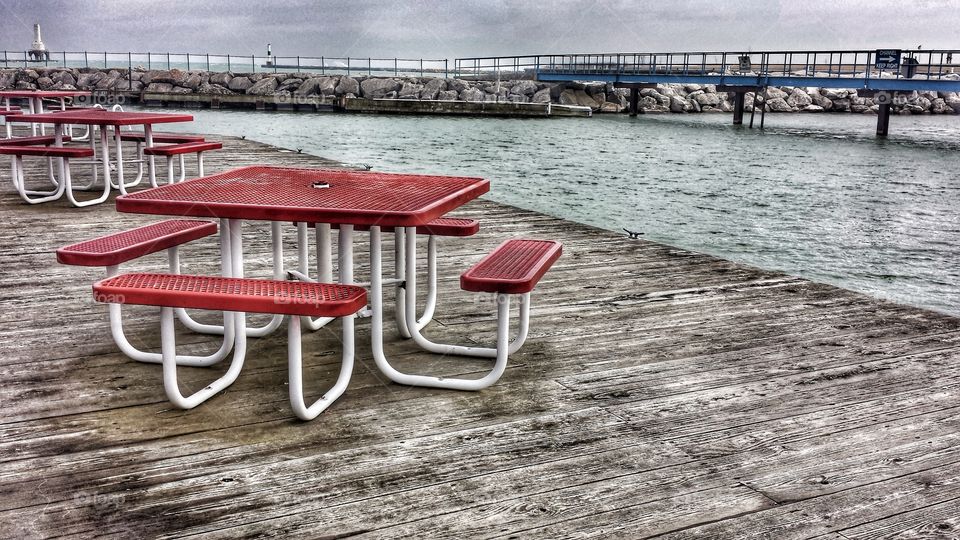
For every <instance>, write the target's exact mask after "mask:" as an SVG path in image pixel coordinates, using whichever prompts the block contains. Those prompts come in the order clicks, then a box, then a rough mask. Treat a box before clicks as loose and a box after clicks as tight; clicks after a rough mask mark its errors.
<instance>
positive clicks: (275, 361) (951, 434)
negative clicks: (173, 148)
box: [0, 139, 960, 538]
mask: <svg viewBox="0 0 960 540" xmlns="http://www.w3.org/2000/svg"><path fill="white" fill-rule="evenodd" d="M251 163H278V164H287V165H310V166H331V165H333V166H335V164H332V163H331V162H328V161H325V160H322V159H319V158H315V157H311V156H307V155H301V154H296V153H290V152H280V151H278V150H277V149H276V148H273V147H269V146H266V145H262V144H258V143H255V142H251V141H241V140H238V139H228V140H226V141H225V149H224V151H222V152H215V153H211V154H210V156H209V158H208V161H207V166H208V169H209V170H210V171H218V170H223V169H227V168H231V167H236V166H240V165H246V164H251ZM78 171H79V169H78ZM438 172H442V171H438ZM7 178H8V177H7V172H6V171H3V176H2V179H3V181H4V182H7V181H8V180H7ZM4 185H6V184H4ZM0 205H2V206H3V217H2V220H3V224H4V227H3V228H2V230H0V236H2V242H0V263H2V270H0V291H2V292H0V294H2V298H3V306H4V310H3V311H2V312H0V320H2V324H0V335H2V339H0V381H2V383H3V384H2V387H0V410H2V411H3V412H2V416H0V462H2V466H0V494H2V496H0V536H2V537H18V538H31V537H42V536H53V535H75V536H94V535H113V536H121V535H123V536H127V537H151V536H176V535H188V534H197V533H206V534H208V535H209V536H211V537H214V538H217V537H220V538H238V537H253V536H257V535H263V536H273V537H291V536H306V537H333V536H335V535H344V536H346V535H353V534H357V535H360V536H365V537H369V538H380V537H408V536H410V535H411V534H414V533H417V534H419V535H423V536H430V537H450V538H464V537H472V536H477V537H492V536H497V537H504V536H509V535H518V536H519V535H522V536H524V537H549V538H555V537H571V536H593V537H610V536H624V535H626V536H635V537H643V536H651V535H654V534H660V533H665V534H667V535H668V537H671V538H702V537H705V536H720V537H731V536H738V537H764V538H770V537H773V538H793V537H796V538H800V537H815V536H821V537H823V538H873V537H876V536H878V535H881V534H883V535H891V534H897V533H899V534H902V535H904V536H905V537H908V536H927V537H931V536H936V535H940V536H942V537H951V536H955V535H956V534H957V530H958V528H960V505H958V504H957V501H958V497H960V429H958V427H960V362H958V360H960V320H958V319H956V318H952V317H948V316H945V315H941V314H937V313H932V312H929V311H924V310H921V309H915V308H911V307H906V306H901V305H894V304H890V303H886V302H882V301H879V300H876V299H873V298H868V297H866V296H863V295H860V294H856V293H853V292H850V291H846V290H841V289H837V288H835V287H831V286H827V285H822V284H817V283H811V282H809V281H806V280H803V279H799V278H795V277H790V276H786V275H782V274H779V273H777V272H771V271H765V270H759V269H756V268H750V267H746V266H743V265H740V264H736V263H732V262H729V261H725V260H721V259H717V258H714V257H710V256H706V255H702V254H697V253H691V252H689V251H685V250H682V249H676V248H672V247H668V246H664V245H659V244H656V243H651V242H647V241H642V240H630V239H627V238H626V237H624V236H622V235H620V234H615V233H611V232H609V231H603V230H599V229H595V228H591V227H587V226H583V225H578V224H575V223H571V222H568V221H563V220H560V219H555V218H552V217H548V216H544V215H540V214H537V213H535V212H530V211H525V210H520V209H517V208H512V207H509V206H504V205H501V204H497V203H494V202H490V201H478V202H475V203H472V204H470V205H469V206H468V207H467V208H464V209H463V211H462V212H458V214H459V215H463V216H468V217H474V218H478V219H480V220H481V221H482V223H483V229H482V230H481V233H480V234H479V235H478V236H477V237H475V238H471V239H468V240H467V241H462V240H460V239H444V241H442V242H441V245H440V250H441V253H442V255H443V256H442V257H441V258H440V266H441V270H442V273H441V276H442V279H441V282H440V288H441V290H442V293H443V296H442V297H441V298H442V300H441V303H440V305H439V308H438V317H437V318H438V321H437V324H434V325H431V327H429V329H428V333H429V334H430V335H432V336H435V337H437V338H438V339H444V338H446V339H449V340H460V341H463V340H473V341H477V342H487V341H489V340H490V339H491V338H492V331H493V319H492V313H493V306H492V305H491V304H490V303H489V302H484V301H481V300H480V299H478V298H477V297H475V296H474V295H472V294H466V293H463V292H461V291H460V290H459V287H458V283H457V275H458V273H459V271H460V270H462V269H464V268H466V267H467V266H468V265H469V264H471V263H472V262H474V261H476V260H477V259H479V258H480V256H481V254H482V253H483V252H484V251H486V250H489V249H490V248H492V247H494V246H495V245H497V244H498V243H499V242H500V241H501V240H502V239H503V238H505V237H511V236H521V235H522V236H537V237H544V238H555V239H558V240H561V241H562V242H564V244H565V250H564V256H563V257H562V258H561V259H560V261H558V263H557V265H556V266H555V267H554V268H553V270H552V271H551V272H550V273H549V274H548V275H547V277H546V279H545V280H544V281H543V282H542V283H541V286H540V288H539V289H538V291H536V292H535V294H534V309H533V325H532V335H531V337H530V340H529V342H528V344H527V345H526V347H525V348H524V349H523V350H522V351H521V352H520V353H518V354H516V355H515V356H514V357H513V358H512V359H511V362H510V367H509V369H508V370H507V373H506V374H505V376H504V378H503V380H502V381H501V383H499V384H497V385H495V386H494V387H492V388H490V389H488V390H485V391H483V392H480V393H460V392H449V391H437V390H429V389H413V388H406V387H401V386H398V385H393V384H386V383H384V382H383V378H382V377H381V376H379V375H378V372H377V370H376V368H375V366H374V363H373V361H372V360H371V357H370V352H369V349H368V348H367V347H366V346H364V345H363V344H365V343H367V342H368V339H369V325H368V324H367V323H365V322H362V321H361V322H360V323H359V324H358V328H359V332H360V336H359V339H358V343H360V344H361V345H360V346H359V348H358V354H359V357H358V363H357V367H356V370H355V374H354V379H353V381H352V383H351V384H350V388H349V389H348V391H347V393H346V394H345V396H344V397H343V398H342V399H341V400H340V401H339V402H338V403H336V404H335V405H334V406H333V407H332V408H331V409H330V410H328V411H327V412H325V413H323V415H321V416H320V417H319V418H317V419H316V420H314V421H312V422H309V423H304V422H299V421H297V420H295V419H294V417H293V415H292V414H291V412H290V410H289V404H288V403H287V395H286V393H287V390H286V386H285V383H286V376H287V375H286V366H285V358H286V353H285V349H284V347H285V337H284V336H283V335H275V336H272V337H269V338H266V339H258V340H253V341H252V342H251V344H250V348H251V351H250V355H249V359H248V364H247V365H246V366H245V367H244V372H243V374H241V376H240V378H239V380H238V381H237V382H236V383H235V384H234V385H233V386H232V387H231V388H229V389H228V390H227V391H226V392H224V393H223V394H222V395H219V396H217V397H215V398H214V399H212V400H211V401H210V402H208V403H206V404H204V405H202V406H200V407H199V408H197V409H194V410H192V411H187V412H184V411H179V410H173V409H171V407H170V405H169V404H168V402H167V401H166V399H164V397H163V392H162V390H161V385H160V383H161V377H160V370H159V368H158V367H157V366H150V365H144V364H137V363H134V362H132V361H129V360H127V359H126V358H125V357H123V356H122V355H121V354H120V353H119V352H118V351H117V348H116V347H115V346H114V345H113V344H112V342H111V341H110V339H109V337H108V325H107V319H106V309H105V308H104V307H103V306H102V305H96V304H94V303H93V302H92V299H91V291H90V284H91V283H92V282H93V281H94V280H95V279H98V278H99V277H100V276H101V272H100V271H99V270H98V269H95V268H90V269H84V268H77V267H62V266H57V265H56V264H55V263H54V255H53V250H54V249H55V248H56V247H58V246H61V245H63V244H66V243H69V242H72V241H74V240H78V239H82V238H88V237H91V236H94V235H99V234H104V233H107V232H109V231H115V230H118V229H121V228H125V227H131V226H135V225H141V224H145V223H148V222H150V221H152V219H153V218H150V217H145V216H143V217H141V216H135V215H118V214H116V213H115V212H114V210H113V208H112V205H101V206H98V207H94V208H90V209H84V210H77V209H73V208H68V207H67V206H65V205H63V204H48V205H40V206H32V207H30V206H27V205H25V204H22V203H21V202H20V201H19V199H18V198H17V197H16V196H14V195H12V194H11V193H10V190H9V189H7V190H5V191H4V192H3V194H2V195H0ZM266 230H267V229H266V228H264V227H262V226H256V225H254V226H251V227H249V228H248V229H247V233H248V236H247V250H246V251H247V254H248V255H249V256H250V257H251V259H250V264H249V266H248V275H252V276H257V275H261V276H265V275H267V274H268V272H269V270H268V267H267V265H268V263H269V253H270V250H269V248H268V246H267V244H266V243H265V241H264V238H265V234H259V235H258V234H257V233H258V232H259V233H265V232H266ZM286 232H287V241H288V244H287V247H288V248H292V245H291V244H290V243H289V242H290V241H292V238H293V236H294V235H293V234H292V230H289V229H288V230H287V231H286ZM208 240H209V241H208ZM216 245H217V244H216V240H215V239H213V238H210V239H205V240H202V241H200V242H198V243H197V245H195V246H193V245H192V246H189V247H187V248H185V249H184V250H183V253H182V259H183V261H184V264H185V265H186V267H187V271H190V272H214V271H215V269H216V265H215V261H216ZM364 252H365V249H364V248H363V247H362V246H359V247H358V249H357V253H358V254H363V253H364ZM287 253H288V254H292V251H289V250H288V252H287ZM387 253H392V250H388V251H387ZM258 254H259V255H258ZM363 259H364V258H363V256H362V255H361V264H363ZM290 262H292V260H291V261H290ZM385 264H387V265H388V267H389V265H391V264H392V261H390V260H389V259H388V260H387V261H385ZM164 265H165V260H164V257H162V256H161V255H160V254H157V255H155V256H151V257H149V258H147V259H144V260H143V261H142V262H141V263H139V264H136V265H130V266H128V267H127V268H129V269H162V268H163V267H164ZM40 269H42V270H40ZM38 270H39V271H38ZM364 274H365V272H364V270H363V268H361V269H360V270H359V272H358V277H360V278H361V279H362V276H363V275H364ZM129 314H131V315H134V314H140V315H142V317H143V319H142V321H141V322H138V323H135V324H132V325H131V326H130V327H129V336H130V337H131V339H132V340H134V341H135V342H136V343H138V344H140V345H141V346H144V347H152V346H156V345H157V343H158V338H157V334H158V330H157V328H158V327H157V321H156V314H155V312H154V310H151V309H147V308H135V307H131V309H130V310H129ZM178 339H179V340H180V341H181V343H183V344H184V345H185V349H190V350H192V351H194V352H199V350H200V349H203V348H210V347H211V346H212V345H213V343H212V342H213V341H214V340H212V339H210V338H207V337H202V336H197V335H194V334H190V333H187V332H180V334H179V335H178ZM388 339H389V348H388V353H389V354H391V355H394V356H398V357H402V361H403V364H404V365H405V366H407V367H410V368H413V369H424V370H427V369H442V370H446V371H447V373H450V374H456V373H475V372H479V371H481V370H482V369H483V368H484V367H486V365H487V364H486V362H485V361H479V360H463V359H454V358H438V357H436V356H433V355H428V354H424V353H421V352H419V351H418V350H417V349H416V348H415V347H413V346H412V345H411V344H410V343H409V342H404V341H401V340H399V339H397V337H396V336H395V335H394V332H391V334H390V336H388ZM304 341H305V346H306V348H307V350H308V351H309V353H308V354H307V355H306V356H305V364H306V377H305V378H306V381H307V385H306V387H307V388H308V393H310V392H311V391H310V390H309V389H310V388H313V389H314V391H316V390H319V389H320V388H322V387H324V385H329V383H330V382H331V381H332V380H333V379H334V378H335V377H336V373H337V369H338V363H339V352H338V350H339V349H338V344H337V342H336V339H335V335H334V334H333V333H331V332H320V333H317V334H315V335H309V336H305V340H304ZM219 371H220V370H219V369H217V368H214V369H209V370H207V369H193V370H191V369H185V370H184V371H183V379H184V380H185V381H186V384H185V385H186V386H188V387H193V388H199V387H200V386H202V385H203V384H205V383H206V382H207V381H209V380H211V378H212V377H213V375H212V374H211V372H219ZM311 395H313V394H311ZM308 397H309V396H308Z"/></svg>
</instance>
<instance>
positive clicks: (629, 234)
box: [623, 227, 643, 240]
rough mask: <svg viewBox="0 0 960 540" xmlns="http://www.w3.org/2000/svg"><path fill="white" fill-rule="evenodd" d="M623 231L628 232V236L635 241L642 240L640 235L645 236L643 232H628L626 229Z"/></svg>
mask: <svg viewBox="0 0 960 540" xmlns="http://www.w3.org/2000/svg"><path fill="white" fill-rule="evenodd" d="M623 231H624V232H626V233H627V235H628V236H629V237H630V238H632V239H634V240H636V239H638V238H640V235H642V234H643V233H642V232H636V231H630V230H627V229H626V228H625V227H624V228H623Z"/></svg>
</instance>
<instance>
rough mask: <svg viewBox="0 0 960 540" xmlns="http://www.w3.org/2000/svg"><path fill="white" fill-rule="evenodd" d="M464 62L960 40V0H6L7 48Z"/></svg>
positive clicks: (2, 36) (1, 22)
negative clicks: (38, 36) (36, 38)
mask: <svg viewBox="0 0 960 540" xmlns="http://www.w3.org/2000/svg"><path fill="white" fill-rule="evenodd" d="M34 22H39V23H40V25H41V29H42V32H43V40H44V43H45V44H46V45H47V48H48V49H50V50H53V51H59V50H64V49H66V50H72V51H80V50H89V51H102V50H109V51H111V52H126V51H133V52H147V51H150V52H167V51H169V52H196V53H206V52H209V53H214V54H222V53H230V54H238V55H249V54H257V55H261V54H264V51H265V49H266V44H267V43H268V42H271V43H272V44H273V52H274V54H277V55H292V56H295V55H301V56H321V55H323V56H329V57H333V56H355V57H366V56H373V57H384V58H393V57H397V56H399V57H408V58H421V57H422V58H456V57H464V56H489V55H514V54H535V53H575V52H608V51H609V52H620V51H696V50H734V51H739V50H747V49H751V50H754V51H757V50H765V49H767V50H769V49H780V50H783V49H792V50H799V49H838V48H844V49H852V48H863V49H873V48H881V47H899V48H915V47H917V46H918V45H922V46H923V48H924V49H932V48H960V32H958V29H960V0H937V1H934V0H913V1H910V0H900V1H888V0H870V1H866V0H782V1H764V0H741V1H739V2H727V1H722V0H665V1H664V0H660V1H656V2H654V1H627V0H559V1H553V2H550V1H547V2H542V1H539V2H538V1H529V0H528V1H509V0H488V1H482V0H466V1H460V2H458V1H453V0H434V1H408V2H403V1H396V2H390V1H382V0H380V1H378V0H349V1H345V2H332V1H325V0H314V1H307V0H257V1H249V0H234V1H231V2H219V1H209V0H164V1H162V2H160V1H146V0H69V1H61V0H29V1H28V0H0V48H3V49H6V50H13V51H23V50H24V49H26V48H29V46H30V42H31V40H32V37H31V25H32V24H33V23H34Z"/></svg>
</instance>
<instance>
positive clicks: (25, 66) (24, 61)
mask: <svg viewBox="0 0 960 540" xmlns="http://www.w3.org/2000/svg"><path fill="white" fill-rule="evenodd" d="M27 63H28V62H27V51H23V69H27Z"/></svg>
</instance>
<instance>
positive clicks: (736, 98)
mask: <svg viewBox="0 0 960 540" xmlns="http://www.w3.org/2000/svg"><path fill="white" fill-rule="evenodd" d="M746 98H747V93H746V92H735V93H734V94H733V125H735V126H740V125H743V106H744V103H745V102H746Z"/></svg>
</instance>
